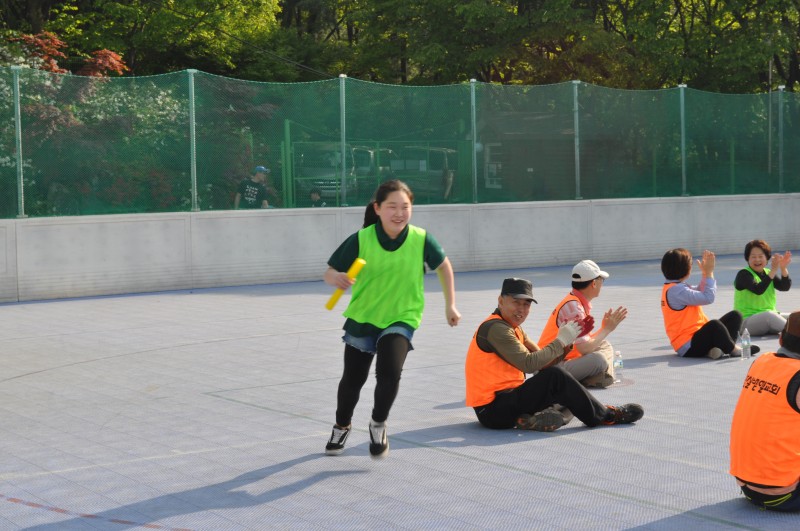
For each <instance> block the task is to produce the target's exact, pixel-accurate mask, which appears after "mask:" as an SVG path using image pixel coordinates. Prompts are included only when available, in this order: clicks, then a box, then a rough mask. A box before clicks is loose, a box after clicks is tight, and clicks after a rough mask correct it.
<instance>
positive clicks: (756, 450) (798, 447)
mask: <svg viewBox="0 0 800 531" xmlns="http://www.w3.org/2000/svg"><path fill="white" fill-rule="evenodd" d="M778 343H779V344H780V348H779V349H778V351H777V352H770V353H767V354H764V355H762V356H761V357H759V358H758V359H757V360H755V361H754V362H753V364H752V365H751V366H750V369H749V370H748V371H747V376H745V379H744V384H743V385H742V390H741V392H740V394H739V401H738V402H737V403H736V409H735V410H734V412H733V420H732V422H731V436H730V437H731V438H730V458H731V461H730V473H731V475H732V476H733V477H735V478H736V482H737V483H738V485H739V487H740V488H741V489H742V494H744V495H745V497H746V498H747V499H748V501H750V503H752V504H754V505H757V506H758V507H761V508H762V509H767V510H770V511H781V512H789V511H800V311H795V312H792V313H791V314H790V315H789V318H788V319H787V321H786V324H785V325H784V327H783V330H782V331H781V333H780V336H779V337H778Z"/></svg>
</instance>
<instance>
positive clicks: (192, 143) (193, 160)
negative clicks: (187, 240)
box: [186, 69, 200, 212]
mask: <svg viewBox="0 0 800 531" xmlns="http://www.w3.org/2000/svg"><path fill="white" fill-rule="evenodd" d="M186 73H187V74H188V75H189V151H190V153H189V163H190V168H191V170H190V172H191V178H192V212H199V211H200V205H199V201H198V199H197V134H196V133H197V132H196V130H195V114H194V75H195V74H196V73H197V70H195V69H189V70H187V71H186Z"/></svg>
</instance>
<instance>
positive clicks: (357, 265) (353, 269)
mask: <svg viewBox="0 0 800 531" xmlns="http://www.w3.org/2000/svg"><path fill="white" fill-rule="evenodd" d="M365 265H367V261H366V260H364V259H363V258H356V260H355V262H353V264H352V265H351V266H350V269H348V270H347V277H348V278H352V279H354V280H355V278H356V277H357V276H358V274H359V273H361V269H362V268H363V267H364V266H365ZM342 293H344V290H343V289H339V288H336V291H334V292H333V295H331V298H330V299H328V302H326V303H325V307H326V308H327V309H329V310H333V307H334V306H336V303H337V302H339V297H341V296H342Z"/></svg>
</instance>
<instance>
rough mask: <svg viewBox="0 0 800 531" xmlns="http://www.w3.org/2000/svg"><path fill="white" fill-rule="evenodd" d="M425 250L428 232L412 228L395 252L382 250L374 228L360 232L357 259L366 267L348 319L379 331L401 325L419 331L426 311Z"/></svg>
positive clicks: (357, 283)
mask: <svg viewBox="0 0 800 531" xmlns="http://www.w3.org/2000/svg"><path fill="white" fill-rule="evenodd" d="M424 249H425V229H421V228H419V227H415V226H413V225H409V226H408V236H407V237H406V240H405V241H404V242H403V244H402V245H401V246H400V247H399V248H398V249H397V250H395V251H387V250H385V249H384V248H383V247H381V244H380V242H378V236H377V234H375V225H370V226H369V227H366V228H364V229H361V230H360V231H358V256H359V258H363V259H364V260H366V262H367V265H366V266H364V269H363V270H362V271H361V274H359V275H358V279H357V280H356V283H355V284H353V294H352V296H351V298H350V304H349V305H348V306H347V309H346V310H345V312H344V315H345V317H348V318H350V319H352V320H354V321H357V322H359V323H369V324H371V325H373V326H375V327H377V328H380V329H384V328H387V327H389V326H390V325H391V324H393V323H397V322H402V323H406V324H407V325H409V326H411V327H412V328H413V329H415V330H416V329H417V327H419V324H420V322H421V321H422V311H423V309H424V308H425V283H424V279H423V275H424V273H425V271H424V267H423V260H424V258H423V253H424Z"/></svg>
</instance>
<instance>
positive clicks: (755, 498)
mask: <svg viewBox="0 0 800 531" xmlns="http://www.w3.org/2000/svg"><path fill="white" fill-rule="evenodd" d="M798 490H800V487H798V488H797V489H795V490H794V492H790V493H789V494H779V495H777V496H774V495H770V494H763V493H761V492H756V491H754V490H752V489H750V488H748V487H747V486H743V487H742V494H744V496H745V498H747V500H748V501H749V502H750V503H752V504H753V505H757V506H758V507H761V508H762V509H766V510H768V511H780V512H785V513H788V512H795V511H800V492H798Z"/></svg>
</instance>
